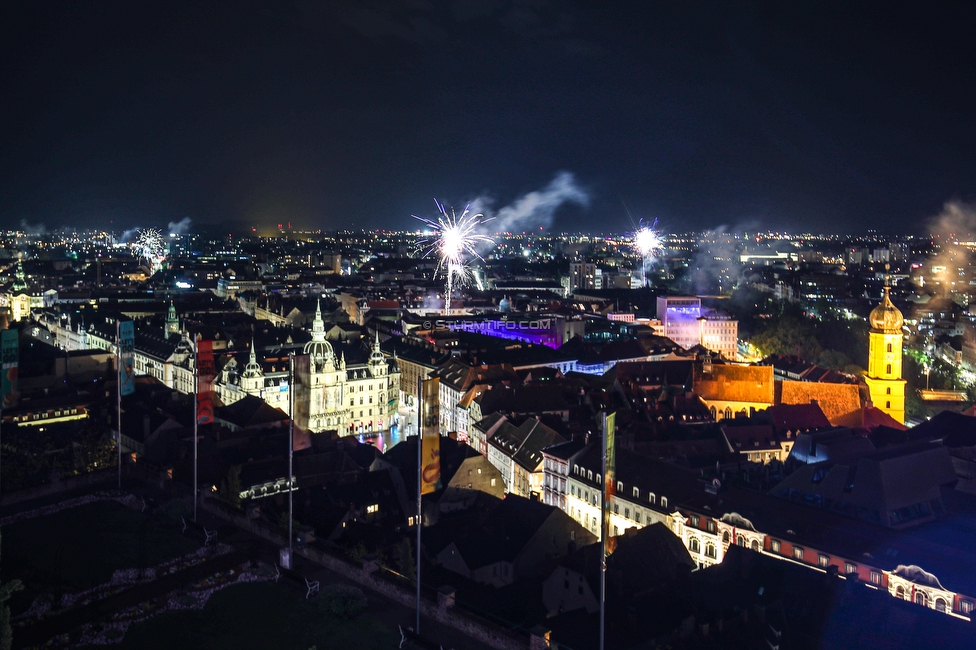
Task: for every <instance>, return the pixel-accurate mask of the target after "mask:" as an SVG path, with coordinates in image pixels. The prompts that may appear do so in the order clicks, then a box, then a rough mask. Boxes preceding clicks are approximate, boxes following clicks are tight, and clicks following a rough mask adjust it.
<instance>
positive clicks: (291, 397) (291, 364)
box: [288, 352, 295, 569]
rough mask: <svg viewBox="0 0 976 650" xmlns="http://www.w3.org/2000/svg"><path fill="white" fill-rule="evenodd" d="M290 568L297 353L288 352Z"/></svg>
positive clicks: (292, 561) (290, 560) (289, 566)
mask: <svg viewBox="0 0 976 650" xmlns="http://www.w3.org/2000/svg"><path fill="white" fill-rule="evenodd" d="M288 375H289V376H288V401H289V405H288V407H289V409H290V410H289V413H288V568H289V569H290V568H292V567H293V566H295V563H294V560H292V557H291V553H292V517H293V516H294V499H293V495H294V493H295V472H294V470H293V468H292V462H293V458H294V453H295V353H294V352H289V353H288Z"/></svg>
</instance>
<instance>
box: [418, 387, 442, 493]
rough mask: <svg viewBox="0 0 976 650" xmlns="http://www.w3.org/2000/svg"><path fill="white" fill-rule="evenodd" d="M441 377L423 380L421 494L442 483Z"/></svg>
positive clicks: (432, 489)
mask: <svg viewBox="0 0 976 650" xmlns="http://www.w3.org/2000/svg"><path fill="white" fill-rule="evenodd" d="M440 388H441V380H440V378H439V377H434V378H433V379H424V380H423V404H422V406H423V409H424V412H423V414H422V417H421V427H422V429H421V433H420V468H421V470H420V480H421V489H420V493H421V494H430V493H431V492H433V491H434V490H436V489H437V488H438V487H440V482H441V425H440V417H441V415H440V398H439V395H440Z"/></svg>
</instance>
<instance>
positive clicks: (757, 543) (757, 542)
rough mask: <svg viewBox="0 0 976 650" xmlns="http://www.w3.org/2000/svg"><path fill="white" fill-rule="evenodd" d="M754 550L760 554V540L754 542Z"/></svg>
mask: <svg viewBox="0 0 976 650" xmlns="http://www.w3.org/2000/svg"><path fill="white" fill-rule="evenodd" d="M752 550H754V551H755V552H756V553H758V552H759V540H758V539H754V540H752Z"/></svg>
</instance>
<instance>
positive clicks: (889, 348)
mask: <svg viewBox="0 0 976 650" xmlns="http://www.w3.org/2000/svg"><path fill="white" fill-rule="evenodd" d="M888 352H891V343H889V344H888Z"/></svg>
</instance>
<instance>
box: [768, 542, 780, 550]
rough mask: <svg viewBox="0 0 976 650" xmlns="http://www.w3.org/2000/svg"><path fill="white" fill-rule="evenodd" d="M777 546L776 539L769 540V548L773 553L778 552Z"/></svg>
mask: <svg viewBox="0 0 976 650" xmlns="http://www.w3.org/2000/svg"><path fill="white" fill-rule="evenodd" d="M779 548H780V544H779V540H778V539H771V540H769V550H771V551H772V552H773V553H779Z"/></svg>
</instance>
